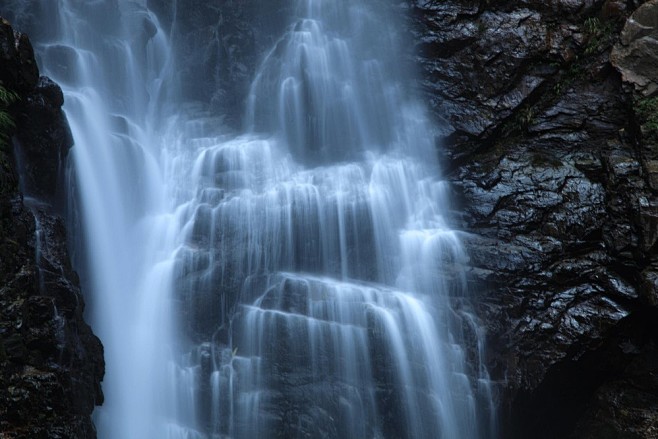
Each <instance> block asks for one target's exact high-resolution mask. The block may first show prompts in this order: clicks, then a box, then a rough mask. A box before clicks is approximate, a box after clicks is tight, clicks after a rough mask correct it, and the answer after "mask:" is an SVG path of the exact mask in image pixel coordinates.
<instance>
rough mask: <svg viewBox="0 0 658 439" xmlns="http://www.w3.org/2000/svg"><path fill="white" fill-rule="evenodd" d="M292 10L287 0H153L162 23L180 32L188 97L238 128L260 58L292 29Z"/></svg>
mask: <svg viewBox="0 0 658 439" xmlns="http://www.w3.org/2000/svg"><path fill="white" fill-rule="evenodd" d="M291 6H292V3H291V2H289V1H286V0H271V1H268V2H267V3H266V4H265V3H263V2H253V1H251V2H250V1H240V0H230V1H222V2H210V1H206V0H189V1H186V2H185V3H184V4H183V3H181V2H178V3H177V2H169V1H164V0H148V7H149V8H150V9H151V10H152V11H154V12H155V13H156V14H157V15H158V18H159V19H160V21H161V23H163V24H164V25H165V26H166V27H173V29H174V32H173V33H172V42H173V46H174V52H175V56H176V57H177V60H176V63H177V65H179V66H181V70H180V84H181V85H182V90H181V92H182V94H183V96H184V97H185V98H186V99H188V100H192V101H198V102H200V103H202V104H204V105H209V108H210V109H211V110H212V111H214V112H215V113H216V114H221V115H223V116H224V117H225V122H226V124H227V125H228V126H229V127H233V128H240V124H241V118H242V115H243V112H244V106H245V100H246V95H247V93H248V91H249V85H250V83H251V80H252V79H253V72H254V71H255V70H256V68H257V66H258V63H259V62H260V59H259V57H260V56H261V55H262V53H263V52H264V50H265V49H266V48H268V47H270V46H271V44H272V39H273V38H278V35H279V34H280V33H281V32H280V30H281V29H282V28H283V26H285V25H286V24H287V23H286V22H285V17H286V16H287V13H286V11H287V10H288V9H289V8H290V7H291Z"/></svg>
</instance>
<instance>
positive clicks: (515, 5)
mask: <svg viewBox="0 0 658 439" xmlns="http://www.w3.org/2000/svg"><path fill="white" fill-rule="evenodd" d="M639 3H640V2H633V1H628V2H624V1H609V0H608V1H605V2H603V1H597V2H594V1H589V2H587V1H586V2H580V1H579V2H572V1H553V2H540V1H521V2H511V1H487V2H484V1H482V2H477V1H466V0H464V1H451V0H447V1H417V2H414V4H413V5H412V6H411V12H412V16H413V25H412V28H413V29H414V32H415V35H414V38H415V40H416V41H417V50H418V54H419V55H418V61H419V62H420V63H421V65H422V67H423V70H422V73H423V80H422V84H421V86H422V92H423V93H425V94H426V95H427V96H428V99H429V100H430V102H431V103H432V105H433V109H434V110H435V113H436V115H437V118H440V119H443V120H444V121H445V127H444V130H445V131H446V132H447V133H448V134H447V135H446V138H445V139H444V143H445V145H444V148H443V149H444V154H445V155H446V159H447V163H448V165H447V168H448V169H447V172H448V174H449V176H450V178H451V179H452V180H453V182H454V184H455V186H456V187H457V190H458V192H459V198H460V200H461V202H462V205H463V208H464V211H465V213H464V216H463V220H464V224H465V227H466V228H467V229H468V231H470V232H472V234H471V235H470V237H469V238H468V242H467V244H468V247H469V251H470V255H471V258H472V261H471V262H472V278H473V286H474V289H475V290H477V291H479V293H478V301H479V303H480V310H481V316H482V318H483V320H484V321H485V323H486V325H487V329H488V332H489V336H490V344H489V351H490V367H491V371H492V373H493V375H494V378H495V379H497V380H499V383H500V386H499V389H500V395H499V397H500V400H501V403H502V408H501V425H502V434H501V436H502V437H505V438H528V437H533V438H567V437H573V438H653V437H656V436H657V435H658V430H657V428H658V396H657V395H658V394H657V393H656V391H655V390H656V388H658V387H657V382H656V379H655V376H656V373H658V363H657V362H656V361H655V360H656V342H657V341H658V338H657V336H658V318H657V317H658V313H657V310H656V304H657V303H658V302H657V301H656V290H657V284H656V282H657V280H658V273H657V272H656V269H657V268H658V263H657V262H658V256H657V255H656V248H657V247H656V242H657V239H658V234H657V226H658V199H657V197H656V189H657V188H656V186H655V184H654V180H653V177H652V176H653V172H654V171H653V169H654V168H653V166H654V163H655V152H656V149H657V146H656V143H655V139H654V137H652V135H653V133H652V132H651V130H652V129H653V128H654V126H653V125H652V119H651V114H649V115H645V116H643V117H644V119H642V117H640V115H639V111H638V108H640V107H638V105H639V104H638V103H640V102H644V103H643V104H642V105H644V106H643V107H641V108H649V109H651V108H652V106H651V105H653V103H652V102H651V101H642V99H647V97H651V96H652V93H654V92H655V90H656V88H655V87H656V84H655V82H654V81H655V78H654V76H652V75H655V69H654V68H653V64H654V61H655V59H656V57H658V50H654V48H653V42H654V41H655V40H653V37H654V35H655V33H656V29H655V28H654V26H655V25H656V24H658V20H656V18H657V17H658V6H656V5H657V4H658V2H655V1H653V0H652V1H650V2H647V3H646V5H645V6H643V8H640V9H639V10H638V12H636V13H635V14H634V18H632V19H630V21H628V24H626V23H627V19H628V18H629V16H630V14H631V13H633V11H635V10H636V9H638V7H639V6H640V5H639ZM637 23H640V25H637ZM622 29H624V31H623V33H622V32H621V31H622ZM638 29H639V30H638ZM620 33H621V35H622V36H621V38H620ZM616 43H618V44H619V45H618V46H617V48H616V49H615V51H614V55H613V56H612V58H613V61H615V65H613V64H612V63H611V55H610V54H611V49H612V47H613V45H614V44H616ZM638 54H639V55H638ZM645 54H649V55H651V56H644V55H645ZM615 67H616V68H615ZM620 72H621V73H620ZM629 81H631V82H633V83H632V84H630V83H629ZM657 108H658V106H657ZM645 112H646V111H645ZM657 169H658V168H657Z"/></svg>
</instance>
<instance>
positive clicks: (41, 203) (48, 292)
mask: <svg viewBox="0 0 658 439" xmlns="http://www.w3.org/2000/svg"><path fill="white" fill-rule="evenodd" d="M0 59H1V60H2V62H0V81H1V84H0V85H2V86H3V87H5V88H6V89H8V90H12V91H14V92H16V93H18V95H19V97H20V100H19V101H18V102H17V103H15V104H13V105H12V106H11V107H9V109H8V110H9V113H10V115H11V116H12V118H13V120H14V122H15V125H16V127H15V129H13V130H12V131H13V132H8V133H6V134H9V135H13V136H14V141H15V148H12V146H11V145H0V437H3V438H4V437H7V438H26V439H27V438H30V439H32V438H93V437H95V436H96V432H95V429H94V426H93V424H92V422H91V418H90V416H91V412H92V411H93V409H94V406H95V405H97V404H100V403H101V402H102V400H103V395H102V392H101V389H100V380H101V379H102V376H103V367H104V365H103V364H104V363H103V351H102V346H101V344H100V341H99V340H98V339H97V338H96V337H95V336H94V335H93V334H92V332H91V329H90V328H89V326H88V325H87V324H86V323H85V322H84V320H83V317H82V312H83V310H84V301H83V299H82V296H81V294H80V288H79V282H78V278H77V275H76V273H75V272H74V271H73V269H72V268H71V265H70V262H69V255H68V251H67V244H66V232H65V227H64V223H63V220H62V218H61V217H59V216H58V215H57V214H56V212H57V210H58V209H57V204H56V203H57V198H56V193H55V188H56V187H57V184H58V181H59V174H60V172H61V170H62V169H63V168H62V166H63V159H64V157H65V156H66V153H67V152H68V149H69V148H70V146H71V144H72V141H71V136H70V133H69V129H68V124H67V122H66V119H65V117H64V115H63V113H62V112H61V106H62V103H63V97H62V92H61V90H60V89H59V87H58V86H57V85H56V84H54V83H53V82H52V81H50V80H49V79H48V78H45V77H41V78H39V73H38V70H37V69H36V63H35V61H34V56H33V52H32V47H31V45H30V42H29V40H28V39H27V37H26V36H25V35H22V34H19V33H15V32H14V30H13V29H12V28H11V26H10V25H9V24H8V23H6V22H4V21H2V22H0ZM17 166H20V167H21V186H22V187H23V188H24V190H25V191H26V192H27V194H28V195H29V198H26V197H25V195H24V194H22V193H21V189H19V178H18V173H19V172H18V171H17Z"/></svg>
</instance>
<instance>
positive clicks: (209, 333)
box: [21, 0, 494, 439]
mask: <svg viewBox="0 0 658 439" xmlns="http://www.w3.org/2000/svg"><path fill="white" fill-rule="evenodd" d="M262 3H263V5H264V6H263V7H266V5H267V2H266V1H263V2H262ZM38 9H39V14H41V16H42V17H51V18H50V20H49V23H50V24H49V26H48V29H47V31H46V32H43V36H42V37H41V41H38V44H37V49H38V53H39V58H40V61H41V64H42V69H43V71H44V73H45V74H47V75H49V76H51V77H52V78H53V79H55V80H56V81H57V82H59V83H60V84H61V85H62V88H63V90H64V93H65V96H66V104H65V110H66V112H67V115H68V117H69V121H70V123H71V128H72V132H73V136H74V139H75V144H76V145H75V147H74V148H73V150H72V157H71V171H70V175H69V183H70V187H71V197H70V198H71V206H70V210H71V212H72V214H71V217H72V218H74V219H78V221H79V222H76V221H75V220H72V221H71V227H72V229H73V230H74V233H75V234H76V235H77V236H78V237H79V242H80V243H82V244H80V245H79V246H78V250H79V256H78V258H77V259H78V261H77V264H78V267H79V269H80V270H82V271H83V275H84V276H83V279H84V280H85V287H86V289H87V291H88V295H90V309H91V311H90V319H91V322H92V324H93V327H94V330H95V331H96V333H97V334H98V335H99V336H100V338H101V339H102V341H103V344H104V346H105V350H106V362H107V374H106V378H105V381H104V385H103V388H104V392H105V395H106V404H105V405H104V406H103V407H102V408H100V409H98V411H97V415H96V423H97V426H98V429H99V435H100V437H101V438H117V439H144V438H152V439H164V438H171V439H184V438H229V437H230V438H236V439H237V438H248V439H253V438H267V437H282V438H296V437H300V438H301V437H313V438H320V437H327V438H418V439H422V438H455V439H469V438H485V437H490V436H493V434H492V433H491V432H492V429H493V427H494V423H493V421H492V419H493V413H494V410H493V405H492V401H491V395H490V393H491V392H490V387H489V381H488V378H487V375H486V370H485V369H484V368H483V366H482V358H481V357H482V355H483V347H482V331H481V330H480V329H479V328H478V326H477V319H475V318H474V316H473V315H472V314H471V313H469V312H468V309H469V307H468V297H467V291H466V279H465V275H464V269H463V266H464V264H465V263H466V262H467V256H466V255H465V253H464V251H463V249H462V247H461V245H460V240H459V234H458V233H457V232H455V231H454V230H453V229H452V228H451V226H450V222H449V200H448V193H449V190H448V187H447V186H446V184H445V183H444V182H443V181H442V180H441V179H440V176H439V175H438V168H439V166H438V163H437V160H436V152H435V150H434V140H433V139H434V136H435V135H434V132H433V129H432V126H431V125H430V123H429V122H428V120H427V116H426V114H425V111H424V109H423V107H422V105H420V104H419V103H418V102H417V101H415V100H414V99H413V98H410V97H409V96H410V94H409V90H408V89H407V88H405V87H404V86H403V85H404V84H405V82H408V80H407V79H406V78H405V74H404V72H403V71H401V69H398V68H397V67H396V66H397V65H398V64H399V63H398V62H397V60H398V59H399V57H400V56H401V55H400V54H399V53H394V51H393V50H392V48H395V47H398V44H397V42H396V37H395V33H394V32H393V31H391V30H389V28H391V27H392V26H393V25H394V24H395V23H393V22H392V21H390V20H389V19H388V18H387V17H386V15H385V14H384V13H382V12H380V11H378V9H383V7H382V5H381V2H378V1H375V0H333V1H327V0H304V1H302V0H300V1H298V2H297V5H296V7H294V8H291V9H292V13H291V14H292V17H291V18H290V25H289V26H288V27H287V29H286V31H285V34H284V35H282V36H281V38H280V39H279V40H278V41H276V43H275V45H274V47H272V48H271V51H270V52H269V53H267V54H264V57H263V61H262V63H261V65H260V67H259V68H258V70H257V71H256V72H255V74H254V79H253V83H252V85H251V88H250V90H249V94H248V97H247V101H246V104H247V105H246V107H247V111H246V114H245V117H244V123H245V130H244V132H243V133H242V134H240V135H237V136H236V135H228V132H227V131H226V130H224V129H223V128H222V126H221V124H220V123H219V122H218V121H217V119H215V118H214V117H213V115H210V114H208V113H207V112H206V111H205V110H203V109H199V108H198V107H195V106H190V105H186V104H185V103H184V100H183V99H181V98H179V97H178V95H179V94H178V93H177V91H176V90H177V88H176V87H175V81H174V80H173V78H175V76H174V73H175V71H176V65H175V58H174V55H173V53H172V49H171V47H170V43H169V41H168V39H169V37H168V36H167V35H165V33H164V31H163V29H162V27H161V26H160V24H159V22H158V19H157V17H156V16H155V15H154V14H153V13H151V12H150V11H149V10H148V8H147V7H146V5H145V2H144V1H142V2H134V1H120V0H119V1H118V2H111V1H101V0H99V1H86V2H85V1H83V2H81V1H76V0H57V1H55V0H42V1H41V3H39V7H38ZM21 12H24V11H21ZM165 91H166V92H165ZM80 231H81V232H80Z"/></svg>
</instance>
